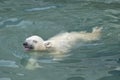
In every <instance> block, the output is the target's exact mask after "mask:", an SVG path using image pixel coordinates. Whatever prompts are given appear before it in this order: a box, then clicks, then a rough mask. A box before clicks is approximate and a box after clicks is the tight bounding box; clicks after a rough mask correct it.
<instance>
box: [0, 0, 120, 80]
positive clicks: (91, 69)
mask: <svg viewBox="0 0 120 80" xmlns="http://www.w3.org/2000/svg"><path fill="white" fill-rule="evenodd" d="M95 26H102V27H103V31H102V38H101V39H100V40H99V41H95V42H91V43H82V44H78V46H77V47H75V48H73V50H72V51H71V52H69V53H68V54H70V55H69V56H67V57H65V58H64V59H63V60H61V61H52V59H51V58H49V55H43V56H40V58H39V59H38V61H39V64H40V65H41V66H42V68H37V69H34V70H28V69H26V68H25V63H26V62H27V60H28V59H29V57H30V55H29V53H28V52H25V51H24V49H23V46H22V43H23V42H24V40H25V38H26V37H29V36H31V35H34V34H35V35H39V36H41V37H43V39H48V38H49V37H52V36H54V35H55V34H58V33H60V32H66V31H83V30H86V31H88V32H89V31H91V30H92V28H93V27H95ZM119 79H120V1H119V0H0V80H119Z"/></svg>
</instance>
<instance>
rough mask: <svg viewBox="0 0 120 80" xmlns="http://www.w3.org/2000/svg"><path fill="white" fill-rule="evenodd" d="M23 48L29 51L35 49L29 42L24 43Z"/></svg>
mask: <svg viewBox="0 0 120 80" xmlns="http://www.w3.org/2000/svg"><path fill="white" fill-rule="evenodd" d="M23 46H24V48H25V50H27V51H28V50H32V49H34V47H33V46H32V45H29V44H28V43H27V42H25V43H23Z"/></svg>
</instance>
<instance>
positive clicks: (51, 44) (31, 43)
mask: <svg viewBox="0 0 120 80" xmlns="http://www.w3.org/2000/svg"><path fill="white" fill-rule="evenodd" d="M101 30H102V27H94V28H93V29H92V32H86V31H80V32H65V33H60V34H57V35H55V36H53V37H52V38H49V39H48V40H43V39H42V38H41V37H40V36H37V35H34V36H31V37H28V38H27V39H26V40H25V42H24V43H23V46H24V48H25V50H27V51H29V50H34V51H42V52H45V51H47V52H50V53H52V54H54V55H55V54H64V53H68V52H69V51H70V49H71V48H72V47H73V46H74V45H75V44H76V43H77V42H78V41H85V42H88V41H94V40H99V38H100V36H101ZM59 56H60V55H59Z"/></svg>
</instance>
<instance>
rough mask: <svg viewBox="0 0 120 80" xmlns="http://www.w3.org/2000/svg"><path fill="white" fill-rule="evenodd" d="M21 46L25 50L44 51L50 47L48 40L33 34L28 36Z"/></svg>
mask: <svg viewBox="0 0 120 80" xmlns="http://www.w3.org/2000/svg"><path fill="white" fill-rule="evenodd" d="M23 46H24V48H25V50H35V51H45V50H46V49H47V48H48V47H50V42H46V41H44V40H43V39H42V38H41V37H39V36H36V35H34V36H31V37H28V38H27V39H26V40H25V42H24V43H23Z"/></svg>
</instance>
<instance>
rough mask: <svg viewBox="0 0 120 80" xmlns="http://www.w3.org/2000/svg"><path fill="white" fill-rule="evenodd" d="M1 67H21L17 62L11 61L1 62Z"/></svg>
mask: <svg viewBox="0 0 120 80" xmlns="http://www.w3.org/2000/svg"><path fill="white" fill-rule="evenodd" d="M0 67H12V68H18V67H19V66H18V65H16V62H15V61H10V60H0Z"/></svg>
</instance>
